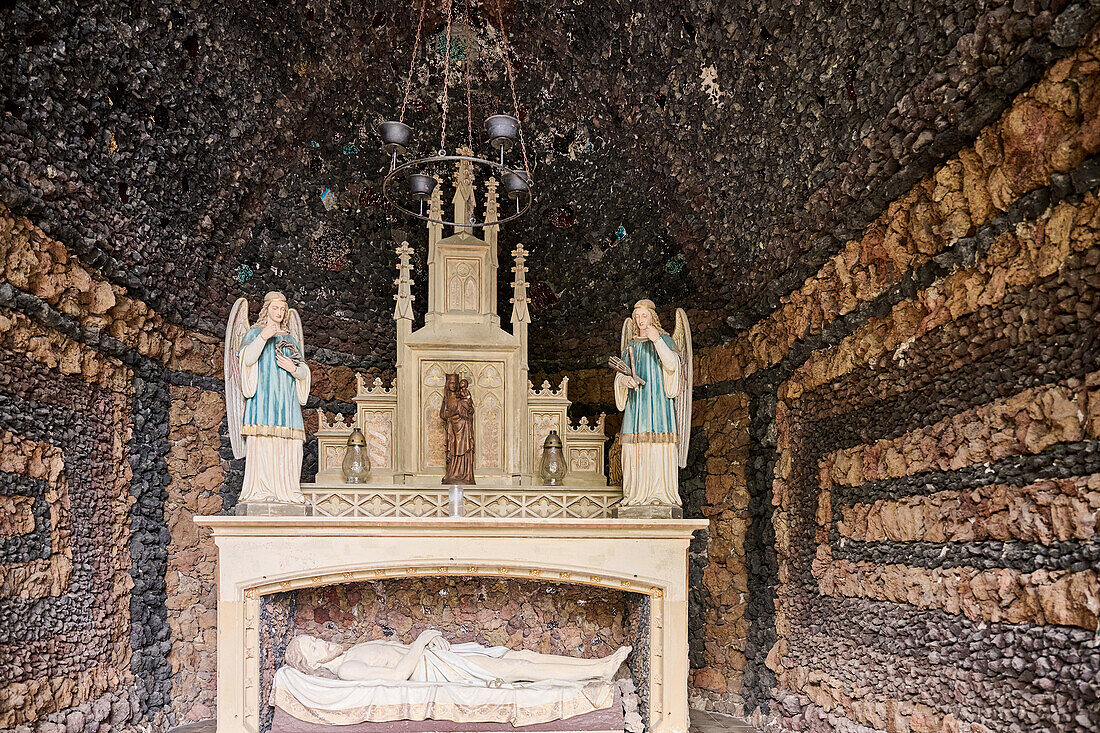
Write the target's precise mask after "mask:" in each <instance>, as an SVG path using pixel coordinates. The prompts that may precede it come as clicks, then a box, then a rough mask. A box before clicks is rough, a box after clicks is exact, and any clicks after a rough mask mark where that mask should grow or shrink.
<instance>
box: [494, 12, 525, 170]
mask: <svg viewBox="0 0 1100 733" xmlns="http://www.w3.org/2000/svg"><path fill="white" fill-rule="evenodd" d="M496 4H497V25H499V26H500V55H501V56H502V57H503V58H504V69H505V71H507V72H508V86H509V87H510V88H511V90H512V109H513V110H514V111H515V113H516V122H517V123H518V122H519V121H520V119H519V102H518V101H516V81H515V78H514V77H513V76H512V64H511V62H510V61H509V60H508V35H507V34H506V33H505V32H504V14H503V13H501V10H500V0H497V3H496ZM518 127H519V149H520V152H522V153H523V169H524V170H525V171H526V172H527V175H531V166H530V164H529V163H528V162H527V144H526V143H525V142H524V141H523V125H522V124H519V125H518Z"/></svg>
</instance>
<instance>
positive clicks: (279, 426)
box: [225, 291, 310, 503]
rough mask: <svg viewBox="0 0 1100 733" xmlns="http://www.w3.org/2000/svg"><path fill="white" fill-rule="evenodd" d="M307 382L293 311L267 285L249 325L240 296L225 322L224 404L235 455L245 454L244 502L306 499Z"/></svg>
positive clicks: (298, 323)
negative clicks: (304, 411)
mask: <svg viewBox="0 0 1100 733" xmlns="http://www.w3.org/2000/svg"><path fill="white" fill-rule="evenodd" d="M309 386H310V373H309V366H308V365H307V364H306V362H305V349H304V346H303V343H302V321H301V318H299V316H298V311H296V310H294V309H293V308H291V307H289V305H288V304H287V301H286V297H285V296H284V295H283V294H282V293H279V292H275V291H272V292H270V293H268V294H267V295H266V296H264V304H263V306H262V307H261V308H260V314H259V316H258V317H257V319H256V323H255V325H253V326H250V325H249V323H248V301H247V300H246V299H245V298H238V299H237V302H236V303H234V304H233V310H232V311H231V312H230V314H229V322H228V323H227V324H226V328H225V411H226V415H227V417H228V420H229V438H230V441H231V442H232V444H233V455H234V456H236V457H237V458H245V459H246V462H245V469H244V486H243V487H242V489H241V496H240V500H239V501H240V502H241V503H245V502H253V501H274V502H294V503H303V502H304V498H303V496H302V492H301V488H300V482H301V475H302V443H303V442H304V441H305V438H306V433H305V425H304V424H303V422H302V405H304V404H305V403H306V399H307V398H308V397H309Z"/></svg>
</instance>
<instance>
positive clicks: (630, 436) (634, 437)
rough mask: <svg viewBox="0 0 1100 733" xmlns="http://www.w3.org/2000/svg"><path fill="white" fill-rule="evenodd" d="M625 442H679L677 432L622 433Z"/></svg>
mask: <svg viewBox="0 0 1100 733" xmlns="http://www.w3.org/2000/svg"><path fill="white" fill-rule="evenodd" d="M621 435H622V441H621V442H623V443H677V442H679V438H678V437H677V435H676V433H622V434H621Z"/></svg>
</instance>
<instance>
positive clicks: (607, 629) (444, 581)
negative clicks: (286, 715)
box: [259, 574, 651, 733]
mask: <svg viewBox="0 0 1100 733" xmlns="http://www.w3.org/2000/svg"><path fill="white" fill-rule="evenodd" d="M609 585H610V584H609ZM487 612H488V613H487ZM650 612H651V611H650V602H649V595H647V594H644V593H639V592H636V591H628V590H622V589H619V588H613V587H603V586H594V585H592V584H584V583H574V582H560V581H555V580H549V579H541V578H532V577H530V576H527V577H512V576H506V575H493V576H486V575H461V574H455V575H450V574H439V575H420V574H414V575H411V576H393V577H384V578H374V579H370V578H367V579H362V580H354V581H349V582H346V583H337V584H333V585H320V586H306V587H303V588H300V589H298V590H289V591H283V592H278V593H272V594H266V595H262V596H260V613H259V618H260V629H259V636H260V640H261V646H260V691H259V692H260V696H259V699H260V700H266V699H268V697H269V695H270V692H271V683H272V679H273V676H274V673H275V670H276V669H277V668H278V667H279V665H281V664H282V651H283V649H284V648H285V646H286V644H287V643H288V642H289V641H290V639H292V638H293V637H294V636H295V635H297V634H311V635H313V636H318V637H321V638H323V639H326V640H329V641H335V642H337V643H339V644H341V645H342V646H344V647H345V648H347V647H348V646H351V645H352V644H354V643H356V642H358V641H363V640H367V639H382V638H389V639H396V640H399V641H401V642H403V643H409V642H411V641H413V640H414V639H415V638H416V636H417V635H418V634H419V633H420V632H421V631H424V630H425V629H428V628H434V629H438V630H439V631H442V632H443V634H444V637H445V638H447V639H448V640H450V641H453V642H456V643H461V642H468V641H474V642H478V643H480V644H484V645H487V646H494V645H501V646H507V647H509V648H511V649H529V650H531V651H537V652H541V653H549V654H563V655H568V656H575V657H585V658H593V657H602V656H606V655H608V654H611V653H612V652H613V651H614V650H615V649H617V648H618V647H619V646H623V645H629V646H631V647H633V648H634V651H633V652H631V655H630V657H629V658H628V659H627V666H628V668H629V669H630V673H631V676H632V677H633V678H634V680H635V682H636V685H637V687H638V690H639V697H640V703H641V704H640V709H641V710H643V711H647V707H648V699H649V691H648V689H647V687H646V685H645V684H644V682H645V681H646V679H647V673H648V669H649V648H650V647H649V633H650V628H649V627H650V620H649V619H650ZM272 713H273V709H272V708H270V707H269V706H261V709H260V731H261V733H266V732H267V731H269V730H270V724H271V718H272ZM647 720H648V714H647V712H643V721H647Z"/></svg>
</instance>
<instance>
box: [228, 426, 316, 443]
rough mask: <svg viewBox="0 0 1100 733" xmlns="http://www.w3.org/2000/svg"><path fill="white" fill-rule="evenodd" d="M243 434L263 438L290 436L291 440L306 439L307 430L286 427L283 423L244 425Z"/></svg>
mask: <svg viewBox="0 0 1100 733" xmlns="http://www.w3.org/2000/svg"><path fill="white" fill-rule="evenodd" d="M241 435H255V436H257V437H262V438H290V439H291V440H305V439H306V431H305V430H297V429H295V428H284V427H283V426H282V425H242V426H241Z"/></svg>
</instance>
